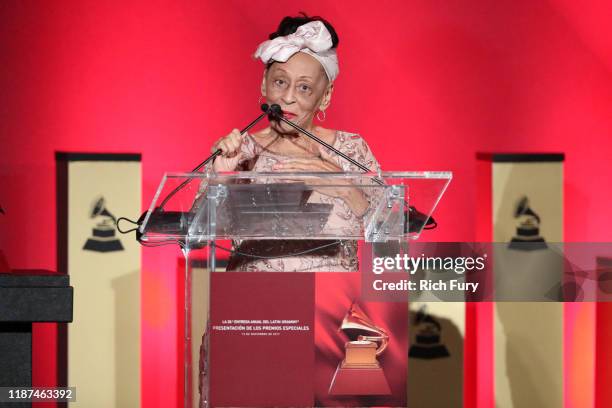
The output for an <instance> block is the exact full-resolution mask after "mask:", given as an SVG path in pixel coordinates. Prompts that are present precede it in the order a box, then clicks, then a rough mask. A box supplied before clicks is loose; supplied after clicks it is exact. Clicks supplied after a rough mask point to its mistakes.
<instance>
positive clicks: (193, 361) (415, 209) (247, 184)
mask: <svg viewBox="0 0 612 408" xmlns="http://www.w3.org/2000/svg"><path fill="white" fill-rule="evenodd" d="M451 179H452V174H451V173H450V172H426V171H425V172H382V173H361V172H360V173H287V172H274V173H255V172H226V173H215V172H211V171H208V172H205V173H183V174H181V173H168V174H166V175H165V176H164V178H163V179H162V181H161V183H160V186H159V188H158V190H157V192H156V195H155V197H154V199H153V202H152V203H151V206H150V208H149V211H148V213H147V215H146V217H145V219H144V222H143V223H142V225H141V226H140V229H139V233H140V234H142V236H141V240H142V242H143V244H144V245H147V246H157V245H165V244H173V243H174V244H177V245H179V246H180V248H181V250H182V253H183V255H184V257H185V310H184V312H185V316H184V317H185V333H184V334H185V348H184V350H185V355H184V356H183V358H184V377H185V381H184V390H182V391H183V392H184V407H198V406H199V404H201V403H202V402H201V401H204V403H203V405H206V406H211V405H209V404H208V401H209V399H208V397H209V396H208V393H209V387H208V383H207V382H208V380H209V376H210V375H211V373H210V372H207V373H206V376H204V377H201V371H202V367H201V364H202V362H201V361H200V351H199V350H200V345H201V342H202V339H203V335H204V332H205V331H206V327H207V325H206V321H207V318H208V313H209V292H208V291H209V290H210V289H209V286H208V285H209V280H210V276H211V273H217V272H225V271H226V262H225V261H224V259H225V258H227V253H228V252H227V250H228V249H231V248H235V246H236V245H238V244H239V243H244V242H255V241H260V242H265V243H267V245H270V246H274V243H275V242H278V243H279V246H280V245H281V243H282V244H283V245H284V244H286V243H288V242H291V241H300V242H306V241H308V242H315V243H317V242H318V243H323V244H325V243H332V244H333V243H334V242H346V241H350V242H357V243H358V242H360V241H361V242H368V243H377V245H380V247H381V248H382V249H381V250H383V251H384V247H385V245H386V244H388V243H389V244H394V245H397V244H398V243H400V244H401V243H402V242H403V243H404V244H405V243H407V242H409V241H410V240H414V239H418V238H419V236H420V234H421V231H422V230H423V228H424V226H425V224H426V221H427V220H428V218H429V217H430V216H431V214H432V212H433V211H434V209H435V208H436V206H437V204H438V202H439V201H440V199H441V197H442V195H443V194H444V192H445V190H446V188H447V186H448V184H449V183H450V181H451ZM342 197H349V198H346V199H344V198H342ZM347 200H350V201H351V203H352V204H353V205H352V206H351V205H348V204H346V205H343V204H342V203H341V202H343V203H347ZM339 203H340V205H339ZM353 207H354V208H361V209H362V210H361V214H352V215H351V214H348V213H347V211H351V208H353ZM363 208H365V211H364V210H363ZM338 209H341V210H342V211H341V212H342V214H339V213H338V212H339V210H338ZM347 214H348V215H347ZM232 245H234V246H232ZM198 249H202V250H203V251H198V252H197V258H198V266H197V267H194V263H193V262H192V261H193V258H194V251H195V250H198ZM315 249H316V248H315ZM289 255H291V256H294V255H295V253H291V254H288V256H289ZM315 271H316V270H315ZM287 272H289V271H287ZM313 272H314V271H313ZM209 351H210V350H209ZM207 355H208V354H207ZM203 364H204V366H205V367H208V365H207V364H206V361H204V362H203ZM204 371H207V369H205V370H204ZM212 375H214V373H212ZM202 385H203V387H202ZM236 387H238V388H237V391H236V392H239V389H240V385H239V384H236ZM200 388H202V389H200ZM200 394H202V395H200Z"/></svg>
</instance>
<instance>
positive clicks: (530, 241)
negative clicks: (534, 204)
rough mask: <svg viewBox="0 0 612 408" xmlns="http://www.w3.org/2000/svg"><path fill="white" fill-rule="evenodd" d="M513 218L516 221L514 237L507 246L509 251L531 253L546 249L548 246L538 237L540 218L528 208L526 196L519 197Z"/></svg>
mask: <svg viewBox="0 0 612 408" xmlns="http://www.w3.org/2000/svg"><path fill="white" fill-rule="evenodd" d="M514 218H516V219H517V221H518V225H517V227H516V235H515V236H514V237H513V238H512V240H511V241H510V244H509V245H508V248H509V249H518V250H522V251H533V250H536V249H546V248H547V247H548V246H547V245H546V242H545V241H544V238H542V237H541V236H540V223H541V220H540V216H539V215H538V214H536V212H535V211H533V210H532V209H531V207H529V199H528V198H527V196H523V197H521V198H520V199H519V200H518V202H517V204H516V207H515V209H514Z"/></svg>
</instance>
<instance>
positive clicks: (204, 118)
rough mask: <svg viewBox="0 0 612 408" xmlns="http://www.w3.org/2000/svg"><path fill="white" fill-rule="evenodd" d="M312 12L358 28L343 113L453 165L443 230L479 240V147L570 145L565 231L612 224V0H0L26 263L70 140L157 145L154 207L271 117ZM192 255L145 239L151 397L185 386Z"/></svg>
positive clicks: (13, 209) (1, 117)
mask: <svg viewBox="0 0 612 408" xmlns="http://www.w3.org/2000/svg"><path fill="white" fill-rule="evenodd" d="M272 5H273V6H272ZM374 5H376V6H377V7H376V8H374V7H373V6H374ZM301 10H303V11H306V12H308V13H310V14H320V15H322V16H324V17H325V18H327V19H329V20H330V21H331V22H332V23H333V24H334V26H335V27H336V28H337V31H338V33H339V35H340V47H339V50H338V53H339V59H340V76H339V78H338V80H337V82H336V88H335V93H334V97H333V100H332V105H331V108H330V109H329V111H328V112H327V121H326V122H325V125H326V126H327V127H331V128H338V129H343V130H348V131H354V132H359V133H360V134H362V135H363V136H364V137H365V138H366V139H367V140H368V142H369V144H370V146H371V147H372V149H373V151H374V153H375V154H376V156H377V157H378V159H379V161H380V162H381V164H382V166H383V168H384V169H387V170H400V169H406V170H426V169H432V170H451V171H453V172H454V176H455V179H454V181H453V183H452V184H451V186H450V189H449V190H448V192H447V195H446V198H445V200H443V201H442V203H441V205H440V208H439V210H438V212H437V217H436V218H437V220H438V222H439V224H440V227H439V228H438V230H436V231H433V232H430V233H429V236H428V237H429V238H430V239H435V240H473V239H474V238H475V235H474V228H473V225H474V224H475V219H476V216H477V214H476V212H475V210H474V207H475V194H476V190H475V176H476V173H475V167H476V166H475V152H476V151H524V152H529V151H561V152H565V153H566V166H565V172H566V173H565V178H566V184H565V187H566V188H565V209H566V211H565V212H566V219H565V237H566V240H568V241H580V240H581V241H607V240H610V232H609V231H610V227H612V221H611V219H610V211H609V208H610V202H612V193H611V190H610V188H609V180H610V179H611V178H612V168H611V166H610V155H611V153H612V144H611V143H610V140H609V139H610V135H611V130H612V75H611V73H612V28H611V27H610V24H609V16H610V12H611V11H612V7H610V6H609V3H608V2H606V1H604V0H602V1H591V2H575V1H572V0H550V1H542V0H520V1H519V0H513V1H509V0H508V1H507V0H498V1H494V2H491V1H485V0H474V1H463V2H462V1H452V0H451V1H431V0H422V1H410V2H406V1H401V0H397V1H378V2H375V3H372V2H340V1H336V2H326V1H314V0H313V1H303V2H299V3H298V2H295V1H277V2H273V3H270V2H254V1H246V0H226V1H222V2H219V1H188V2H154V3H151V2H136V1H131V2H125V1H105V2H94V1H71V0H65V1H62V2H48V1H17V0H14V1H4V2H1V3H0V138H1V143H0V152H1V153H2V160H0V204H1V205H2V207H3V208H4V209H5V211H6V212H7V215H6V216H4V217H1V218H0V234H1V236H0V248H1V249H2V250H3V251H4V253H5V254H6V256H7V259H8V262H9V264H10V266H11V267H13V268H48V269H55V266H56V254H55V243H56V238H55V166H54V152H55V151H57V150H61V151H91V152H100V151H102V152H142V154H143V170H144V172H143V174H144V180H143V208H144V207H145V206H147V205H148V203H149V201H150V200H151V198H152V196H153V193H154V191H155V188H156V186H157V183H158V182H159V180H160V178H161V177H162V175H163V173H164V171H166V170H186V169H190V168H191V167H193V165H194V164H196V163H198V162H199V161H201V159H202V158H203V157H204V156H206V155H207V154H208V151H209V146H210V144H211V143H212V142H213V141H214V140H216V139H217V138H218V137H220V136H222V135H224V134H226V133H228V132H229V131H230V130H231V129H232V128H234V127H242V126H244V125H245V124H246V123H248V122H249V121H250V120H251V119H252V118H253V117H255V116H256V115H257V114H258V106H257V99H258V97H259V83H260V80H261V75H262V64H261V63H260V62H258V61H254V60H253V59H252V58H251V57H250V55H251V54H252V53H253V51H254V50H255V48H256V46H257V45H258V43H259V42H260V41H263V40H264V39H265V37H266V35H267V34H268V33H269V32H271V31H273V30H274V29H275V27H276V25H277V23H278V22H279V21H280V18H281V17H282V16H284V15H287V14H296V13H297V12H298V11H301ZM605 180H608V181H607V183H606V182H605ZM132 215H133V216H137V215H138V214H132ZM32 237H36V239H32ZM177 255H178V253H177V252H176V251H173V250H159V249H145V250H143V275H142V276H143V280H142V286H143V318H142V339H143V356H142V358H143V362H142V372H143V406H146V407H165V406H170V405H171V404H173V403H174V401H175V397H174V395H175V393H176V384H175V381H176V361H173V360H172V359H171V358H168V356H169V355H173V353H174V351H175V350H176V335H175V334H176V333H175V332H174V330H175V327H176V319H175V315H176V309H175V305H176V302H175V294H176V282H177V276H176V272H175V271H176V267H175V266H176V263H175V262H176V257H177ZM601 313H602V314H601V315H600V317H601V316H605V313H609V312H606V310H603V309H602V312H601ZM600 323H601V319H600ZM604 326H605V325H604ZM604 328H605V327H603V328H602V331H601V333H602V335H603V334H604V333H606V331H605V330H604ZM36 330H37V336H36V340H35V345H34V347H35V356H36V360H37V366H36V371H35V374H34V375H35V378H34V381H35V383H36V384H38V385H51V384H53V383H54V381H55V371H54V369H53V368H54V367H55V360H54V358H55V357H54V356H53V354H52V353H50V352H49V350H53V349H54V336H53V335H54V331H55V327H54V325H51V324H47V325H40V327H39V328H38V329H36ZM608 331H610V330H609V329H608ZM599 341H600V342H601V341H603V343H598V344H604V345H605V344H606V341H607V339H606V338H600V340H599ZM608 344H609V343H608ZM604 349H605V347H602V353H603V355H604V356H605V354H606V353H605V350H604ZM606 357H607V356H606ZM604 361H606V360H604ZM598 370H605V367H604V368H602V367H598ZM606 375H607V374H606ZM602 378H605V376H604V377H602ZM602 398H605V396H604V397H602ZM602 406H603V405H602Z"/></svg>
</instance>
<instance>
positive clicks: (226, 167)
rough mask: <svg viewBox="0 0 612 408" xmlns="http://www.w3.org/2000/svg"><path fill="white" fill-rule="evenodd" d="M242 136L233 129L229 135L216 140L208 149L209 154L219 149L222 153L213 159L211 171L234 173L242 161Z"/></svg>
mask: <svg viewBox="0 0 612 408" xmlns="http://www.w3.org/2000/svg"><path fill="white" fill-rule="evenodd" d="M243 140H244V139H243V135H241V134H240V131H239V130H238V129H233V130H232V131H231V133H230V134H229V135H227V136H225V137H222V138H221V139H219V140H217V141H216V142H215V144H214V145H213V147H212V148H211V149H210V151H211V153H214V152H216V151H217V150H218V149H221V151H222V153H221V154H220V155H219V156H217V157H215V161H214V162H213V169H214V170H215V171H234V170H236V166H238V163H240V160H241V159H242V156H243V152H242V151H241V149H240V146H242V143H243Z"/></svg>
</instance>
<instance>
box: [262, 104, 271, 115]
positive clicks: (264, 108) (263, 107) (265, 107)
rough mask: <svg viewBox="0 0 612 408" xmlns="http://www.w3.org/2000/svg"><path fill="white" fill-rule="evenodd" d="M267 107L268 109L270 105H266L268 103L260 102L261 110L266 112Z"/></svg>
mask: <svg viewBox="0 0 612 408" xmlns="http://www.w3.org/2000/svg"><path fill="white" fill-rule="evenodd" d="M269 109H270V106H268V104H267V103H263V104H261V110H262V111H264V112H266V113H267V112H268V110H269Z"/></svg>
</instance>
